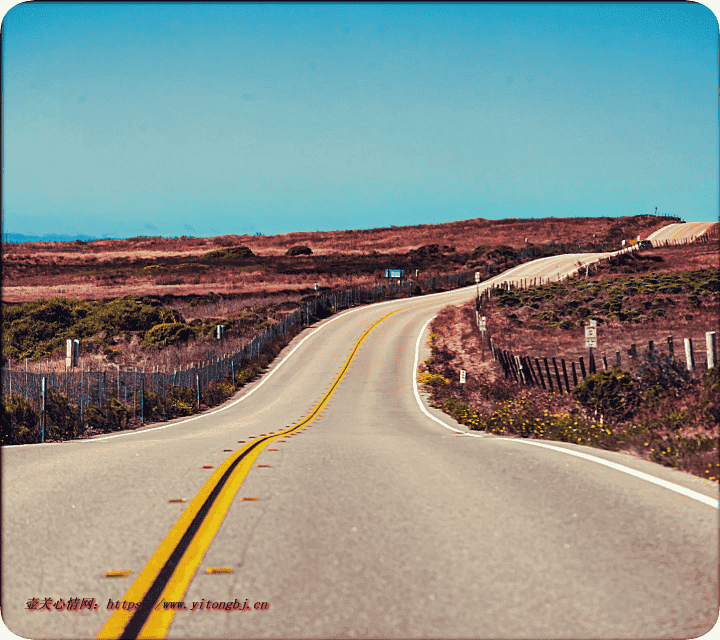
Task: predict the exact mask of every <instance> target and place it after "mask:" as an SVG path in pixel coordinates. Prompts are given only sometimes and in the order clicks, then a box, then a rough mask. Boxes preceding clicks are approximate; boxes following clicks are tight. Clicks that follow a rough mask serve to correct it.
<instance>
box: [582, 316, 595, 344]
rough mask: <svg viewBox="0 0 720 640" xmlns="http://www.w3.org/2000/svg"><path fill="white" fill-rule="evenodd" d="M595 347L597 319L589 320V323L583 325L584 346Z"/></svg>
mask: <svg viewBox="0 0 720 640" xmlns="http://www.w3.org/2000/svg"><path fill="white" fill-rule="evenodd" d="M593 347H595V348H597V320H590V324H589V325H586V326H585V348H586V349H592V348H593Z"/></svg>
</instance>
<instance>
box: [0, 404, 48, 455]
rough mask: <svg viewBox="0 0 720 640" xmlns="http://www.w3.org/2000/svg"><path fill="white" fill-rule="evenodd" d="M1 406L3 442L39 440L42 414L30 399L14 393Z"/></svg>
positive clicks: (24, 442) (14, 442) (13, 442)
mask: <svg viewBox="0 0 720 640" xmlns="http://www.w3.org/2000/svg"><path fill="white" fill-rule="evenodd" d="M1 406H2V409H1V411H2V415H1V416H0V418H1V420H2V434H3V435H2V438H3V439H2V444H28V443H30V442H39V440H40V414H39V412H38V411H37V410H36V409H35V407H34V406H33V404H32V403H31V402H30V401H29V400H27V399H25V398H23V397H22V396H19V395H18V394H16V393H13V394H12V396H11V397H9V398H7V397H3V399H2V405H1Z"/></svg>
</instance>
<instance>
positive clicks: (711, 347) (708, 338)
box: [705, 331, 717, 369]
mask: <svg viewBox="0 0 720 640" xmlns="http://www.w3.org/2000/svg"><path fill="white" fill-rule="evenodd" d="M705 346H706V348H707V368H708V369H712V368H713V367H715V366H717V351H716V349H715V332H714V331H708V332H706V333H705Z"/></svg>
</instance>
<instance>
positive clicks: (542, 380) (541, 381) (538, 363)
mask: <svg viewBox="0 0 720 640" xmlns="http://www.w3.org/2000/svg"><path fill="white" fill-rule="evenodd" d="M535 366H536V367H537V371H538V373H539V374H540V384H541V385H542V388H543V389H547V387H546V386H545V379H544V378H543V374H542V368H541V367H540V361H539V360H538V359H537V358H535Z"/></svg>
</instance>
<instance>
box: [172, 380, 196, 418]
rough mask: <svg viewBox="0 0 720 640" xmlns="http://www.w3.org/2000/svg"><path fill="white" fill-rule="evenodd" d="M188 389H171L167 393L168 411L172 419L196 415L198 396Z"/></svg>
mask: <svg viewBox="0 0 720 640" xmlns="http://www.w3.org/2000/svg"><path fill="white" fill-rule="evenodd" d="M196 393H197V392H196V391H195V390H194V389H190V388H188V387H170V388H169V389H168V392H167V396H166V398H165V400H166V411H167V414H168V415H169V416H170V417H177V416H189V415H192V414H193V413H195V408H196V405H197V395H196Z"/></svg>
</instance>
